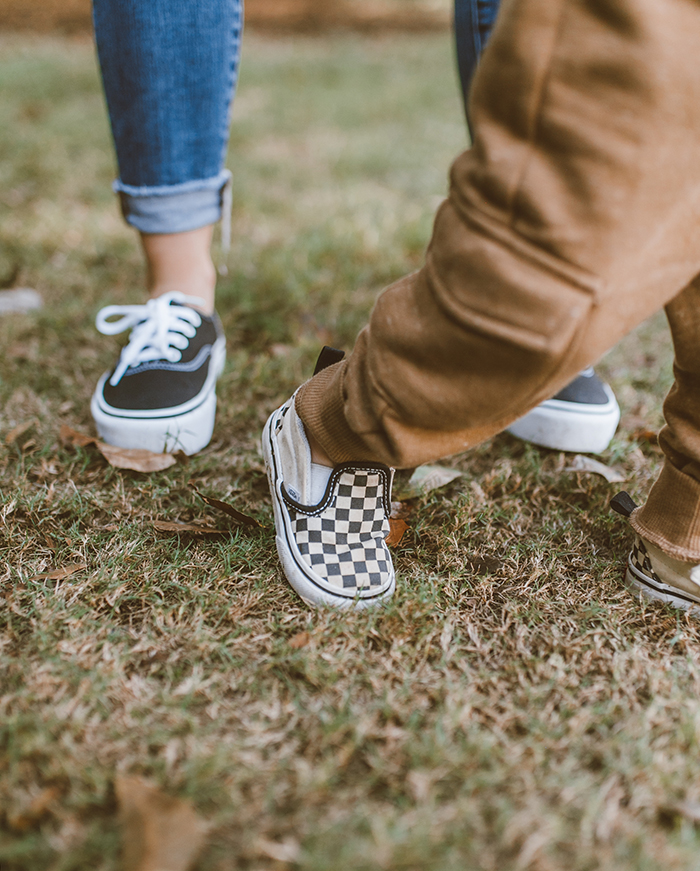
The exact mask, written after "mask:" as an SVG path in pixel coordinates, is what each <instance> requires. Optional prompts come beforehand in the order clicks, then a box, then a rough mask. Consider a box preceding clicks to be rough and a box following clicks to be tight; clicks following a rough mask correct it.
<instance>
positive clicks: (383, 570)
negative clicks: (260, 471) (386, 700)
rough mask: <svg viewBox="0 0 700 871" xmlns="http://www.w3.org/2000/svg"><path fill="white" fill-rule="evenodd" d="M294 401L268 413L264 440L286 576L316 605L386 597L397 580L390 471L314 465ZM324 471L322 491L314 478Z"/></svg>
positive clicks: (374, 466) (358, 604) (361, 603)
mask: <svg viewBox="0 0 700 871" xmlns="http://www.w3.org/2000/svg"><path fill="white" fill-rule="evenodd" d="M294 399H295V397H294V396H292V398H291V399H290V400H289V401H288V402H285V404H284V405H282V406H281V407H280V408H278V409H277V410H276V411H274V412H273V413H272V414H271V415H270V417H269V419H268V421H267V423H266V424H265V429H264V431H263V440H262V441H263V455H264V457H265V464H266V467H267V474H268V479H269V483H270V492H271V494H272V503H273V506H274V512H275V526H276V529H277V553H278V554H279V558H280V561H281V563H282V569H283V571H284V574H285V576H286V578H287V580H288V581H289V583H290V584H291V585H292V587H293V588H294V589H295V590H296V591H297V593H299V595H300V596H301V598H302V599H303V600H304V601H305V602H306V604H307V605H310V606H312V607H315V606H318V605H335V606H339V607H354V608H366V607H369V606H371V605H376V604H378V603H380V602H383V601H386V600H387V599H389V598H390V597H391V596H392V595H393V592H394V588H395V586H396V580H395V576H394V567H393V565H392V562H391V555H390V553H389V549H388V547H387V545H386V542H385V538H386V536H387V535H388V533H389V520H388V515H389V512H390V510H391V481H392V470H391V469H390V468H389V467H388V466H384V465H382V464H380V463H359V462H358V463H352V462H350V463H342V464H340V465H339V466H336V467H335V468H334V469H332V470H330V469H325V467H319V466H312V463H311V451H310V448H309V443H308V441H307V438H306V433H305V430H304V425H303V424H302V422H301V419H300V418H299V417H298V415H297V413H296V410H295V408H294ZM319 470H321V474H323V475H324V478H323V480H324V481H325V488H323V489H320V488H319V482H318V480H316V481H314V476H315V473H317V472H318V471H319Z"/></svg>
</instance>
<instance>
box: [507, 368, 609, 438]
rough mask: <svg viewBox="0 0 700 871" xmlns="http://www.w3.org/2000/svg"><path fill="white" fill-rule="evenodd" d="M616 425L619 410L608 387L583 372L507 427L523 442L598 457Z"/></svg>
mask: <svg viewBox="0 0 700 871" xmlns="http://www.w3.org/2000/svg"><path fill="white" fill-rule="evenodd" d="M619 421H620V407H619V405H618V404H617V400H616V399H615V394H614V393H613V392H612V390H611V389H610V386H609V385H608V384H606V383H605V382H604V381H601V380H600V378H599V377H598V376H597V375H596V373H595V372H594V371H593V369H585V370H584V371H583V372H581V374H580V375H578V376H577V377H576V378H574V380H573V381H572V382H571V384H568V385H567V386H566V387H565V388H564V389H563V390H560V391H559V393H557V395H556V396H554V397H553V398H552V399H547V400H546V401H545V402H542V403H541V404H540V405H538V406H536V407H535V408H533V409H532V411H529V412H528V413H527V414H526V415H525V416H524V417H521V418H520V420H516V421H515V423H514V424H512V425H511V426H509V427H508V432H509V433H511V434H512V435H514V436H517V437H518V438H520V439H523V440H524V441H526V442H532V443H533V444H535V445H541V446H542V447H544V448H553V449H554V450H556V451H574V452H575V453H583V454H599V453H601V451H604V450H605V449H606V448H607V446H608V445H609V444H610V440H611V439H612V437H613V436H614V435H615V430H616V429H617V424H618V423H619Z"/></svg>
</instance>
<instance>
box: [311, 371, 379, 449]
mask: <svg viewBox="0 0 700 871" xmlns="http://www.w3.org/2000/svg"><path fill="white" fill-rule="evenodd" d="M346 366H347V362H346V361H345V360H343V361H341V362H340V363H336V364H335V365H333V366H328V367H327V368H326V369H322V370H321V371H320V372H319V373H318V375H314V377H313V378H312V379H311V380H310V381H307V382H306V383H305V384H302V385H301V387H300V388H299V390H298V391H297V398H296V402H295V408H296V412H297V414H298V415H299V417H300V418H301V419H302V422H303V424H304V426H305V427H307V429H308V430H309V431H310V433H311V434H312V435H313V437H314V438H315V439H316V441H317V442H318V443H319V444H320V445H321V447H322V448H323V450H324V451H325V452H326V453H327V454H328V456H329V457H330V458H331V460H333V462H334V463H345V462H348V461H349V460H371V459H372V457H365V456H363V452H364V451H366V447H365V443H364V442H363V440H362V439H358V437H357V435H356V434H355V433H354V432H353V431H352V430H351V429H350V427H349V426H348V425H347V422H346V420H345V399H344V396H343V376H344V371H345V367H346Z"/></svg>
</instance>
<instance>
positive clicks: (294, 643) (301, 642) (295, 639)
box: [289, 632, 311, 650]
mask: <svg viewBox="0 0 700 871" xmlns="http://www.w3.org/2000/svg"><path fill="white" fill-rule="evenodd" d="M309 641H311V636H310V635H309V633H308V632H297V634H296V635H293V636H292V637H291V638H290V639H289V646H290V647H293V648H294V649H295V650H299V649H300V648H302V647H306V645H307V644H308V643H309Z"/></svg>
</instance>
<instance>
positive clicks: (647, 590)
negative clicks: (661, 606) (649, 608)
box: [625, 564, 700, 613]
mask: <svg viewBox="0 0 700 871" xmlns="http://www.w3.org/2000/svg"><path fill="white" fill-rule="evenodd" d="M625 585H626V586H627V587H628V588H629V589H630V590H632V591H633V592H636V593H639V594H641V595H642V596H644V598H645V599H652V600H654V601H657V602H665V603H666V604H667V605H673V606H674V607H676V608H681V609H682V610H683V611H698V613H700V599H696V598H695V597H694V596H692V595H691V594H690V593H686V592H681V591H679V590H675V589H674V588H673V587H670V586H669V585H668V584H664V583H662V582H657V581H652V580H650V579H647V578H642V577H640V575H639V573H637V572H635V571H634V569H633V568H632V566H631V565H629V564H628V565H627V571H626V572H625Z"/></svg>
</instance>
